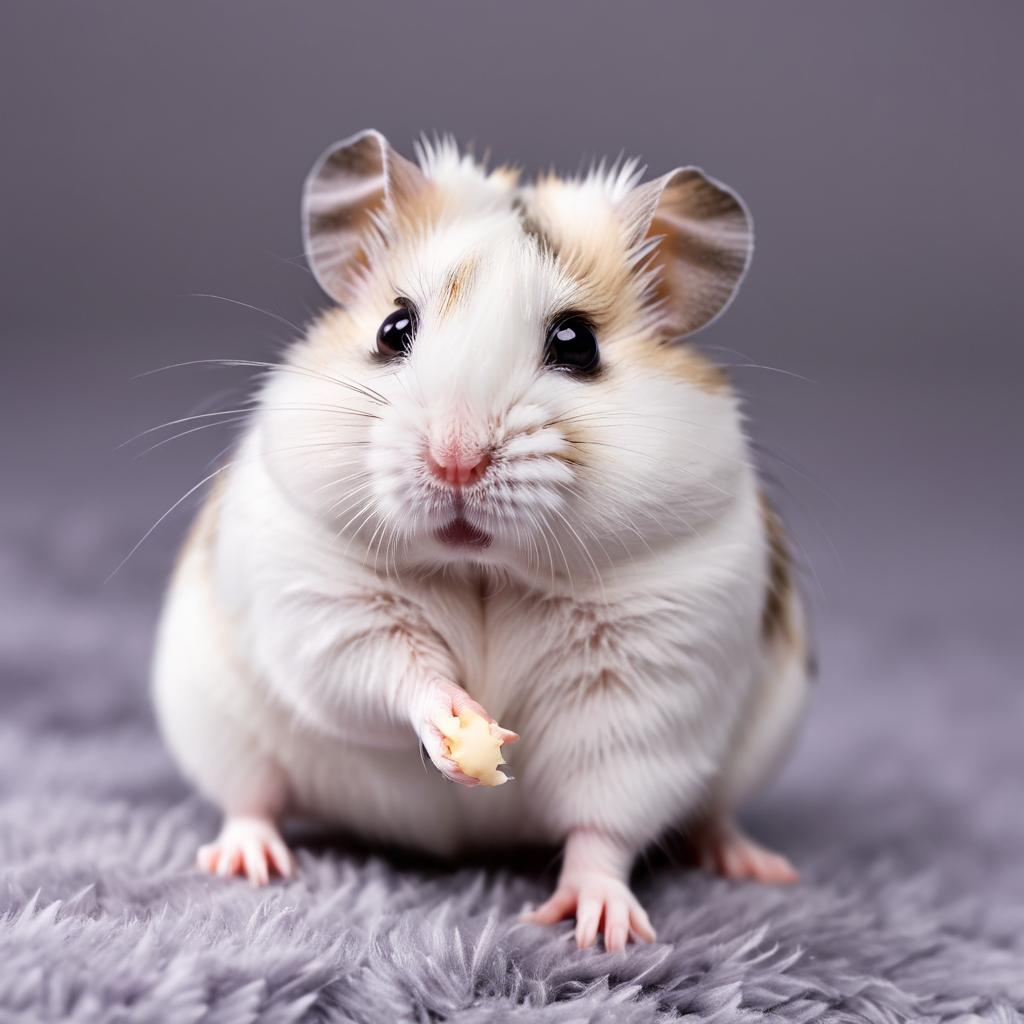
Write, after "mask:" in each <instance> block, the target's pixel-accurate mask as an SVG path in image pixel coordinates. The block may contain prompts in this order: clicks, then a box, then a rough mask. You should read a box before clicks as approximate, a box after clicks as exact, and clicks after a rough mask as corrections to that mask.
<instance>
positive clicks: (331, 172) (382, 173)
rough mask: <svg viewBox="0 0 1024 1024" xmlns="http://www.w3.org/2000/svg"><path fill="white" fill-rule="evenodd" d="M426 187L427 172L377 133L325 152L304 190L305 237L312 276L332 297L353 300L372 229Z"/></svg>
mask: <svg viewBox="0 0 1024 1024" xmlns="http://www.w3.org/2000/svg"><path fill="white" fill-rule="evenodd" d="M427 186H428V181H427V178H426V176H425V175H424V174H423V172H422V171H421V170H420V169H419V168H418V167H417V166H416V165H415V164H414V163H411V162H410V161H408V160H406V159H405V158H404V157H402V156H399V154H398V153H396V152H395V151H394V150H393V149H392V148H391V147H390V146H389V145H388V141H387V139H385V138H384V136H383V135H381V133H380V132H377V131H373V130H370V131H365V132H359V133H358V134H357V135H353V136H351V137H350V138H347V139H344V140H343V141H341V142H336V143H335V144H334V145H333V146H330V147H328V149H327V150H325V151H324V153H323V154H321V156H320V159H319V160H317V162H316V163H315V164H314V165H313V169H312V170H311V171H310V172H309V176H308V177H307V178H306V184H305V187H304V188H303V191H302V237H303V244H304V246H305V250H306V259H307V260H308V261H309V265H310V267H311V268H312V270H313V274H314V276H315V277H316V279H317V281H318V282H319V284H320V287H321V288H323V290H324V291H325V292H327V294H328V295H330V296H331V298H332V299H335V300H336V301H337V302H341V303H344V302H345V301H346V300H347V299H348V298H349V295H350V288H351V284H352V281H353V271H354V270H356V269H357V268H358V266H359V264H360V263H363V264H364V265H365V260H366V252H365V246H366V241H367V235H368V232H370V231H371V229H373V228H374V227H381V226H383V225H386V223H387V221H388V219H389V217H390V216H391V215H393V214H394V213H395V211H396V210H398V209H399V208H400V207H401V206H402V205H403V204H405V203H407V202H409V201H410V200H412V199H413V198H414V197H415V196H416V195H417V194H418V193H420V192H421V191H422V190H424V189H425V188H426V187H427Z"/></svg>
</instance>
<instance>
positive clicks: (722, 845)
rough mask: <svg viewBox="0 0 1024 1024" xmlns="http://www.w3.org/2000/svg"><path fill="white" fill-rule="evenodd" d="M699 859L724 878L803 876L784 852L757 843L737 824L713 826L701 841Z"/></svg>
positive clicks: (778, 881)
mask: <svg viewBox="0 0 1024 1024" xmlns="http://www.w3.org/2000/svg"><path fill="white" fill-rule="evenodd" d="M700 863H701V867H703V868H704V869H705V870H706V871H714V872H716V873H717V874H719V875H722V877H723V878H733V879H749V880H751V881H755V882H765V883H767V884H769V885H790V884H792V883H793V882H797V881H799V880H800V876H799V875H798V874H797V871H796V868H794V867H793V865H792V864H790V862H789V861H788V860H787V859H786V858H785V857H783V856H782V854H781V853H774V852H773V851H772V850H769V849H767V848H766V847H764V846H761V845H760V843H755V842H754V840H753V839H751V838H750V837H749V836H747V835H745V834H744V833H743V832H742V831H740V829H739V828H738V827H736V826H735V825H725V826H720V827H718V828H716V829H714V830H713V831H712V832H710V833H709V835H708V836H707V837H706V838H704V839H703V840H702V841H701V843H700Z"/></svg>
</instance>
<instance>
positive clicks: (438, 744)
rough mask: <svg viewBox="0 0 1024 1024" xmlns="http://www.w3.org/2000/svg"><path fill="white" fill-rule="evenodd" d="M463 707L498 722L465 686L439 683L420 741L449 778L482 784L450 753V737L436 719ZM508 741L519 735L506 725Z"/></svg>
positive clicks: (425, 716) (429, 707) (445, 716)
mask: <svg viewBox="0 0 1024 1024" xmlns="http://www.w3.org/2000/svg"><path fill="white" fill-rule="evenodd" d="M463 711H471V712H474V713H475V714H478V715H480V716H481V717H482V718H485V719H487V721H488V722H494V718H493V717H492V716H491V715H489V714H488V713H487V711H486V710H484V707H483V705H482V704H479V703H478V702H477V701H475V700H473V698H472V697H470V695H469V694H468V693H466V691H465V690H463V689H462V687H461V686H456V685H455V684H454V683H439V684H438V685H437V688H436V690H435V692H434V694H433V695H432V697H431V699H430V700H429V701H428V702H427V706H426V710H425V711H424V713H423V715H422V720H421V721H420V723H419V728H418V730H417V732H418V735H419V738H420V742H421V743H422V744H423V746H424V748H425V749H426V751H427V756H428V757H429V758H430V760H431V761H432V762H433V764H434V767H435V768H437V770H438V771H439V772H440V773H441V774H442V775H443V776H444V777H445V778H446V779H448V780H449V781H451V782H458V783H461V784H462V785H463V786H479V785H480V780H479V779H475V778H473V776H472V775H467V774H466V773H465V772H464V771H463V770H462V769H461V768H460V767H459V766H458V765H457V764H456V763H455V761H454V760H453V759H452V758H451V757H450V756H449V754H448V741H447V740H446V739H445V737H444V736H443V735H442V733H441V730H440V729H439V728H438V727H437V725H435V724H434V723H435V722H437V721H438V720H439V719H442V718H451V717H454V716H457V715H459V714H460V713H461V712H463ZM501 733H502V738H503V739H504V741H505V743H514V742H515V741H516V740H517V739H519V737H518V736H517V735H516V733H514V732H512V731H511V730H509V729H502V730H501Z"/></svg>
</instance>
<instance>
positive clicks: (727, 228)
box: [621, 167, 754, 336]
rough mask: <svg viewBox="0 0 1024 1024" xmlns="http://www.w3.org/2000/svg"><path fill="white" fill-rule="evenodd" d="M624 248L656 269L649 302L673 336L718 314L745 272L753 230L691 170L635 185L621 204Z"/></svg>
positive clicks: (736, 205)
mask: <svg viewBox="0 0 1024 1024" xmlns="http://www.w3.org/2000/svg"><path fill="white" fill-rule="evenodd" d="M621 215H622V217H623V218H624V220H625V222H626V224H627V225H628V228H629V232H630V244H631V245H632V246H634V247H636V248H637V249H638V250H640V251H646V252H649V253H650V257H651V260H652V261H653V263H654V265H655V266H656V267H658V268H660V272H659V274H658V278H657V281H656V283H655V285H654V292H655V298H656V300H658V301H659V302H660V303H661V304H662V307H663V309H664V313H665V317H666V324H667V326H668V327H669V329H670V330H671V331H673V333H675V334H677V335H680V336H681V335H685V334H691V333H692V332H694V331H696V330H699V329H700V328H701V327H706V326H707V325H708V324H710V323H711V321H712V320H714V319H715V318H716V317H718V316H719V315H720V314H721V313H723V312H724V311H725V309H726V307H727V306H728V305H729V303H730V302H731V301H732V299H733V296H734V295H735V294H736V291H737V289H738V288H739V286H740V282H741V281H742V280H743V275H744V274H746V272H747V267H748V265H749V264H750V257H751V254H752V253H753V251H754V225H753V221H752V220H751V218H750V213H749V212H748V210H747V207H746V204H745V203H744V202H743V200H742V199H740V197H739V196H738V195H737V194H736V193H735V192H733V191H732V190H731V189H729V188H726V186H725V185H723V184H721V183H720V182H717V181H715V180H714V178H709V177H708V176H707V175H706V174H705V173H704V172H703V171H702V170H700V168H698V167H681V168H678V169H677V170H674V171H672V172H670V173H669V174H666V175H664V176H663V177H661V178H658V179H657V180H655V181H650V182H647V183H646V184H643V185H638V186H636V188H634V189H633V190H632V191H631V192H630V193H628V194H627V195H626V196H625V197H624V198H623V199H622V201H621Z"/></svg>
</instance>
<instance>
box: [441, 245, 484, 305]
mask: <svg viewBox="0 0 1024 1024" xmlns="http://www.w3.org/2000/svg"><path fill="white" fill-rule="evenodd" d="M475 271H476V261H475V260H473V259H472V258H470V259H466V260H463V261H462V262H461V263H460V264H459V265H458V266H457V267H455V269H454V270H452V272H451V273H450V274H449V275H448V277H447V279H446V280H445V283H444V290H443V292H442V293H441V305H440V308H439V314H440V316H442V317H446V316H448V314H449V313H451V312H452V310H453V309H454V308H455V306H456V305H457V304H458V302H459V299H460V297H461V296H463V295H464V294H465V293H466V291H467V290H468V288H469V284H470V282H471V281H472V278H473V274H474V273H475Z"/></svg>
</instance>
